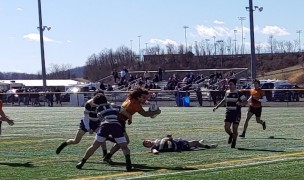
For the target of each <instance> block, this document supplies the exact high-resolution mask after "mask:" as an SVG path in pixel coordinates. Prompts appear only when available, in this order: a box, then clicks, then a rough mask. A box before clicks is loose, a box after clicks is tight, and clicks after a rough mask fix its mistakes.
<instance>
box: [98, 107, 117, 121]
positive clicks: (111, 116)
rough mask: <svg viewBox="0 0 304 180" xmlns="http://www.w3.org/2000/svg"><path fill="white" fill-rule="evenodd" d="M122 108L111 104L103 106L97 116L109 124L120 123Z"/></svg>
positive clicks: (99, 108)
mask: <svg viewBox="0 0 304 180" xmlns="http://www.w3.org/2000/svg"><path fill="white" fill-rule="evenodd" d="M121 110H122V107H121V106H117V105H111V104H102V105H100V106H98V108H97V114H98V117H99V119H100V120H102V121H105V120H106V121H107V122H110V123H111V122H115V123H117V122H118V115H119V113H120V112H121Z"/></svg>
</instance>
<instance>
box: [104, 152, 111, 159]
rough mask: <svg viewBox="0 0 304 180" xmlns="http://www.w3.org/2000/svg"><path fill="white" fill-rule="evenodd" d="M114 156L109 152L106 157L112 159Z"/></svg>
mask: <svg viewBox="0 0 304 180" xmlns="http://www.w3.org/2000/svg"><path fill="white" fill-rule="evenodd" d="M112 156H113V154H111V153H108V154H107V155H106V156H105V157H104V158H105V159H111V157H112Z"/></svg>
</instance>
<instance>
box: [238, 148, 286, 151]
mask: <svg viewBox="0 0 304 180" xmlns="http://www.w3.org/2000/svg"><path fill="white" fill-rule="evenodd" d="M238 150H240V151H268V152H285V151H281V150H273V149H257V148H238Z"/></svg>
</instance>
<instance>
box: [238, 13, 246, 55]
mask: <svg viewBox="0 0 304 180" xmlns="http://www.w3.org/2000/svg"><path fill="white" fill-rule="evenodd" d="M239 20H240V21H241V26H242V47H241V53H242V54H244V26H243V20H246V17H239Z"/></svg>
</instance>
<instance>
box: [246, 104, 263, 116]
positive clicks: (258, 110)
mask: <svg viewBox="0 0 304 180" xmlns="http://www.w3.org/2000/svg"><path fill="white" fill-rule="evenodd" d="M248 112H251V113H252V114H254V115H255V116H256V117H261V114H262V106H261V107H258V108H256V107H252V106H249V108H248Z"/></svg>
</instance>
